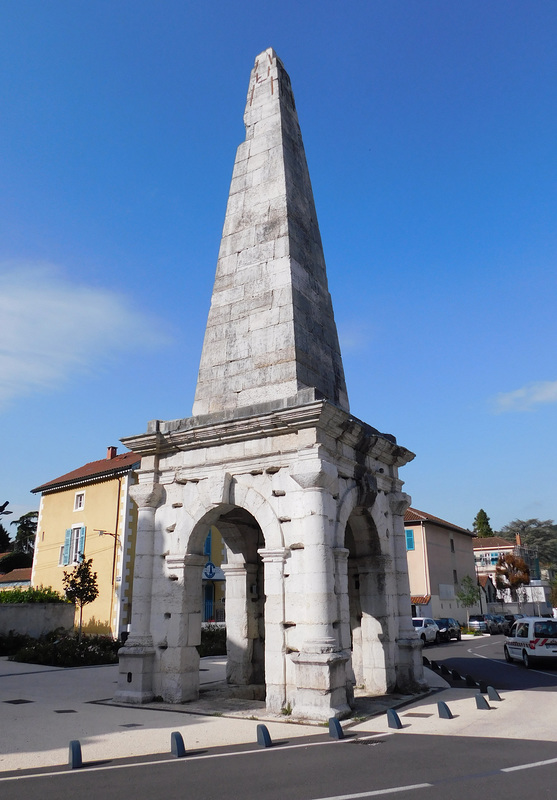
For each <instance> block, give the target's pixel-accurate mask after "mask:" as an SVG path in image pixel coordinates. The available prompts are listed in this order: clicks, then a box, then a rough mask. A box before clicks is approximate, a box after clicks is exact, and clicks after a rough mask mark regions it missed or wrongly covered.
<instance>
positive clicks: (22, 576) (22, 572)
mask: <svg viewBox="0 0 557 800" xmlns="http://www.w3.org/2000/svg"><path fill="white" fill-rule="evenodd" d="M30 580H31V567H23V568H22V569H12V571H11V572H6V574H5V575H0V583H15V582H16V581H30Z"/></svg>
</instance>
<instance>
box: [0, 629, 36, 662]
mask: <svg viewBox="0 0 557 800" xmlns="http://www.w3.org/2000/svg"><path fill="white" fill-rule="evenodd" d="M33 641H34V639H32V638H31V637H30V636H26V635H25V634H23V633H15V631H9V633H6V634H3V635H0V656H13V655H14V653H17V651H18V650H21V649H22V648H23V647H27V646H28V645H30V644H31V643H32V642H33Z"/></svg>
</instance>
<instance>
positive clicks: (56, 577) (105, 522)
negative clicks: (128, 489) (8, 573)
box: [32, 477, 126, 633]
mask: <svg viewBox="0 0 557 800" xmlns="http://www.w3.org/2000/svg"><path fill="white" fill-rule="evenodd" d="M119 480H120V481H122V484H123V483H124V481H125V480H126V478H125V477H123V478H120V479H119ZM119 480H118V479H112V480H107V481H102V482H99V483H94V484H90V485H88V486H85V487H78V488H76V487H72V488H71V489H66V490H63V491H58V492H53V493H52V494H45V495H43V497H42V499H41V508H40V516H39V522H38V527H37V538H36V541H35V560H34V564H33V575H32V585H33V586H39V585H43V586H52V587H53V588H54V589H56V590H57V591H60V592H62V591H63V588H62V580H63V577H64V571H69V570H71V569H73V566H72V565H67V566H59V557H60V547H61V546H62V545H63V544H64V537H65V532H66V530H67V529H68V528H71V527H72V526H74V525H82V526H85V528H86V533H85V558H87V559H88V558H92V559H93V570H94V571H95V572H96V573H97V579H98V587H99V595H98V597H97V599H96V600H95V601H94V602H93V603H90V604H88V605H86V606H84V608H83V624H84V627H85V629H86V630H87V626H90V629H91V630H92V631H95V632H102V633H107V632H110V631H111V627H112V626H113V625H114V618H115V608H114V606H115V598H114V593H113V589H112V586H113V583H112V581H113V566H114V579H116V577H117V570H116V566H117V563H118V562H119V561H120V559H121V552H122V550H121V545H120V542H121V536H120V539H119V540H118V541H116V540H115V539H114V537H112V536H100V535H99V533H98V531H99V530H105V531H109V532H110V533H115V532H116V528H117V526H118V527H120V522H121V512H120V513H118V488H119ZM123 489H124V487H122V491H121V492H120V506H122V498H123V496H124V494H125V492H124V491H123ZM76 492H85V503H84V506H83V508H82V509H80V510H79V511H74V499H75V495H76ZM115 582H116V580H115ZM76 621H77V618H76ZM111 623H112V625H111Z"/></svg>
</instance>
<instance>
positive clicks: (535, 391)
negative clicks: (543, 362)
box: [495, 381, 557, 413]
mask: <svg viewBox="0 0 557 800" xmlns="http://www.w3.org/2000/svg"><path fill="white" fill-rule="evenodd" d="M548 403H557V381H539V382H537V383H529V384H527V385H526V386H523V387H522V388H521V389H515V390H514V391H513V392H506V393H502V394H498V395H497V396H496V397H495V410H496V411H497V412H498V413H502V412H505V411H531V410H532V409H533V408H535V407H536V406H540V405H546V404H548Z"/></svg>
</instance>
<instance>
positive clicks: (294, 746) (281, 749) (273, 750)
mask: <svg viewBox="0 0 557 800" xmlns="http://www.w3.org/2000/svg"><path fill="white" fill-rule="evenodd" d="M388 735H389V734H388V733H377V734H374V735H373V738H378V737H381V738H385V737H386V736H388ZM366 738H368V739H369V738H372V737H371V736H370V737H366ZM354 741H356V740H355V739H341V740H336V739H327V740H325V741H324V742H304V741H302V742H300V744H287V745H281V744H276V745H274V746H273V747H268V748H261V747H258V748H257V750H234V751H233V752H229V753H206V754H205V755H199V756H195V755H188V753H187V750H186V755H185V757H184V758H174V757H172V758H163V759H160V760H156V761H137V762H132V763H127V764H103V765H99V766H98V767H88V766H87V762H85V763H84V765H83V767H82V768H81V769H62V770H57V771H56V772H33V773H32V774H30V775H7V776H6V777H2V776H1V775H0V783H4V782H7V781H23V780H26V779H29V778H54V777H56V776H58V775H79V773H82V774H83V773H87V772H108V771H109V770H111V769H132V768H134V767H152V766H157V765H158V764H180V763H184V762H185V761H205V760H207V759H210V758H232V757H234V756H246V755H254V754H257V755H264V754H265V753H282V752H284V751H285V750H299V749H300V748H301V747H323V745H339V744H349V743H350V742H354ZM153 755H157V754H156V753H154V754H153ZM144 757H148V756H144ZM50 767H51V768H52V765H50ZM39 769H42V768H39ZM44 769H48V767H44Z"/></svg>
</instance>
